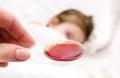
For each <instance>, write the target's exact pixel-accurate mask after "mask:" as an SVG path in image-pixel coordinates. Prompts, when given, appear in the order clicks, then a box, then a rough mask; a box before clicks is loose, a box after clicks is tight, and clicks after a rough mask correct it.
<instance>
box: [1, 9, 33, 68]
mask: <svg viewBox="0 0 120 78" xmlns="http://www.w3.org/2000/svg"><path fill="white" fill-rule="evenodd" d="M34 44H35V41H34V40H33V39H32V37H31V36H30V35H29V34H28V32H27V31H26V30H25V29H24V28H23V26H22V24H21V23H20V22H19V21H18V19H17V18H16V17H15V16H14V15H13V14H11V13H10V12H8V11H5V10H4V9H2V8H0V66H1V67H6V66H7V65H8V62H11V61H12V62H19V61H25V60H27V59H28V58H29V57H30V52H29V51H28V50H27V49H25V48H27V47H31V46H32V45H34ZM17 51H19V53H17ZM20 51H21V52H22V53H20ZM18 54H19V55H18ZM22 56H24V57H22Z"/></svg>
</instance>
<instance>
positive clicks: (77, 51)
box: [45, 41, 83, 61]
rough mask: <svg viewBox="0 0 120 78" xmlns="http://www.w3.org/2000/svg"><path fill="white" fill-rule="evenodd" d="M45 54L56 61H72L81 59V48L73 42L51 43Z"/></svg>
mask: <svg viewBox="0 0 120 78" xmlns="http://www.w3.org/2000/svg"><path fill="white" fill-rule="evenodd" d="M45 54H46V56H47V57H49V58H50V59H53V60H56V61H72V60H75V59H77V58H79V57H81V55H82V54H83V47H82V46H81V44H80V43H78V42H75V41H65V42H60V43H53V44H50V45H49V46H48V47H47V48H46V49H45Z"/></svg>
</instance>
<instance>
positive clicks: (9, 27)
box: [0, 8, 35, 47]
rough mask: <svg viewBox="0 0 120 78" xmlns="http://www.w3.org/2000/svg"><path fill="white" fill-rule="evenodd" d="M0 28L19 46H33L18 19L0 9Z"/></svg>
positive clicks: (32, 41) (30, 38) (33, 42)
mask: <svg viewBox="0 0 120 78" xmlns="http://www.w3.org/2000/svg"><path fill="white" fill-rule="evenodd" d="M0 28H4V29H5V30H6V31H7V32H8V33H9V34H10V35H11V36H12V37H13V38H14V39H15V40H16V41H17V42H18V43H19V44H20V45H22V46H24V47H30V46H32V45H34V44H35V41H34V40H33V39H32V37H31V36H30V34H29V33H28V32H27V31H26V30H25V29H24V28H23V26H22V24H21V23H20V22H19V21H18V19H17V18H16V17H15V16H14V15H13V14H11V13H10V12H8V11H5V10H3V9H2V8H0Z"/></svg>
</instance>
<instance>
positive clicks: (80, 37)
mask: <svg viewBox="0 0 120 78" xmlns="http://www.w3.org/2000/svg"><path fill="white" fill-rule="evenodd" d="M52 28H54V29H56V30H57V31H58V32H60V33H61V34H63V35H64V36H65V37H66V38H68V39H71V40H75V41H78V42H81V43H83V42H84V41H85V34H84V32H83V31H82V29H80V28H79V27H78V26H77V25H75V24H72V23H61V24H58V25H55V26H52Z"/></svg>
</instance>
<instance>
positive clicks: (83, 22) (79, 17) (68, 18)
mask: <svg viewBox="0 0 120 78" xmlns="http://www.w3.org/2000/svg"><path fill="white" fill-rule="evenodd" d="M56 17H57V18H58V20H59V22H58V23H57V24H60V23H64V22H69V23H73V24H75V25H77V26H79V27H80V28H81V29H82V30H83V32H84V33H85V40H87V39H88V38H89V36H90V34H91V33H92V30H93V21H92V16H86V15H84V14H83V13H81V12H79V11H77V10H75V9H69V10H65V11H63V12H61V13H60V14H58V15H56Z"/></svg>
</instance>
